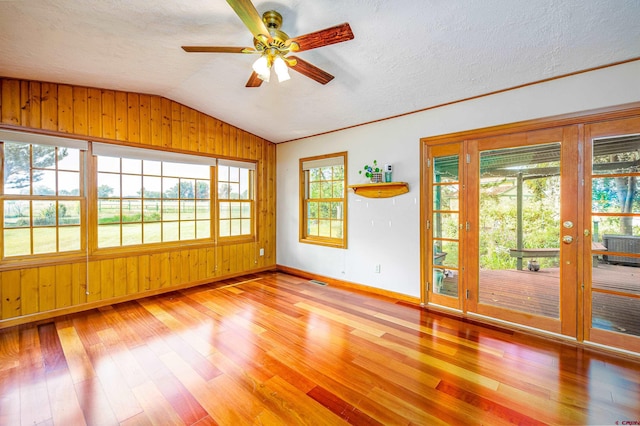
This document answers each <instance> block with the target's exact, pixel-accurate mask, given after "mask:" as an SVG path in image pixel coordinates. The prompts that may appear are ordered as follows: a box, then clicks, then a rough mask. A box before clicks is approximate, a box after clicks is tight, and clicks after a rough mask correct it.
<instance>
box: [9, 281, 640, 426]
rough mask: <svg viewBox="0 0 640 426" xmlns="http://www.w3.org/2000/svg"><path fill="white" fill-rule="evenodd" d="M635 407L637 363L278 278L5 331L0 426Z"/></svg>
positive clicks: (551, 415) (531, 418) (539, 418)
mask: <svg viewBox="0 0 640 426" xmlns="http://www.w3.org/2000/svg"><path fill="white" fill-rule="evenodd" d="M639 401H640V363H637V362H633V361H631V360H627V359H622V358H616V357H609V356H607V355H603V354H598V353H595V352H591V351H589V350H586V349H581V348H576V347H573V346H570V345H564V344H560V343H556V342H551V341H547V340H544V339H539V338H535V337H532V336H528V335H524V334H521V333H514V332H511V331H504V330H499V329H495V328H491V327H484V326H480V325H476V324H472V323H469V322H464V321H461V320H458V319H455V318H452V317H448V316H445V315H440V314H437V313H433V312H427V311H425V310H422V309H419V308H418V307H416V306H411V305H408V304H406V303H402V302H396V301H393V300H390V299H386V298H384V297H381V296H374V295H368V294H363V293H357V292H353V291H346V290H342V289H338V288H335V287H325V286H319V285H316V284H311V283H309V282H308V281H307V280H304V279H301V278H297V277H294V276H291V275H285V274H281V273H263V274H259V275H250V276H247V277H243V278H239V279H235V280H229V281H225V282H221V283H216V284H212V285H208V286H201V287H198V288H194V289H189V290H184V291H180V292H173V293H169V294H166V295H162V296H157V297H153V298H149V299H144V300H140V301H136V302H127V303H122V304H118V305H114V306H110V307H106V308H101V309H98V310H92V311H88V312H85V313H82V314H75V315H70V316H66V317H60V318H58V319H56V320H55V321H53V322H49V323H45V324H40V325H26V326H20V327H14V328H9V329H5V330H1V331H0V424H2V425H20V424H22V425H27V424H57V425H80V424H89V425H115V424H122V425H137V424H141V425H145V424H161V425H166V424H198V425H207V424H221V425H239V424H286V425H293V424H314V425H316V424H346V423H352V424H367V425H369V424H389V425H396V424H397V425H409V424H413V425H431V424H487V425H500V424H616V422H619V424H624V423H623V422H625V421H630V422H639V421H640V403H639ZM628 424H637V423H628Z"/></svg>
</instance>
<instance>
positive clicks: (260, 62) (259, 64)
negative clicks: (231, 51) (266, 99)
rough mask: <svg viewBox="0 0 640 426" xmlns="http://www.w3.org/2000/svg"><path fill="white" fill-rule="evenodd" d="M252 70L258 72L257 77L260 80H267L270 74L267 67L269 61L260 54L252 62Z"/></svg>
mask: <svg viewBox="0 0 640 426" xmlns="http://www.w3.org/2000/svg"><path fill="white" fill-rule="evenodd" d="M253 71H255V73H256V74H258V78H259V79H260V80H262V81H266V82H267V83H268V82H269V77H270V76H271V70H270V69H269V61H268V60H267V57H266V56H260V57H259V58H258V59H257V60H256V61H255V62H254V63H253Z"/></svg>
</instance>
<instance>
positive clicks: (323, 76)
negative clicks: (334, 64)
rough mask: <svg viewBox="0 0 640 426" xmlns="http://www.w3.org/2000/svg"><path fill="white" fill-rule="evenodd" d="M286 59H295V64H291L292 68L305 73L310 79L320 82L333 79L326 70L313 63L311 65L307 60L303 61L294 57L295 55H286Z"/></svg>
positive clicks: (324, 82)
mask: <svg viewBox="0 0 640 426" xmlns="http://www.w3.org/2000/svg"><path fill="white" fill-rule="evenodd" d="M287 59H295V61H296V62H297V63H296V64H295V65H293V66H291V67H290V68H291V69H292V70H295V71H298V72H299V73H300V74H302V75H306V76H307V77H309V78H310V79H312V80H315V81H317V82H318V83H320V84H327V83H328V82H330V81H331V80H333V76H332V75H331V74H329V73H328V72H326V71H323V70H321V69H320V68H318V67H316V66H315V65H311V64H310V63H309V62H307V61H303V60H302V59H300V58H296V57H295V56H287Z"/></svg>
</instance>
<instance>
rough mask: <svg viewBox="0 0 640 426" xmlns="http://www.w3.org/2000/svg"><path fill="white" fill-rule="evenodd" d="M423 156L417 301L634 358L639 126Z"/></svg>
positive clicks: (638, 310)
mask: <svg viewBox="0 0 640 426" xmlns="http://www.w3.org/2000/svg"><path fill="white" fill-rule="evenodd" d="M423 153H424V158H423V162H424V167H423V172H424V173H423V178H424V180H423V184H424V188H425V191H424V194H425V200H426V203H425V205H424V217H425V228H424V229H425V231H424V235H425V238H424V241H425V247H424V253H425V255H424V257H423V262H424V268H423V270H424V271H425V273H424V281H425V282H424V288H425V291H424V292H423V297H424V299H425V302H426V303H429V304H432V305H438V306H443V307H447V308H453V309H457V310H459V311H461V312H463V313H465V314H470V315H475V316H482V317H487V318H490V319H497V320H503V321H507V322H510V323H515V324H519V325H522V326H526V327H533V328H535V329H539V330H545V331H549V332H553V333H557V334H561V335H564V336H567V337H572V338H576V339H577V340H580V341H587V342H593V343H597V344H603V345H607V346H612V347H617V348H621V349H625V350H630V351H633V352H636V353H640V117H638V118H627V119H617V120H608V121H602V122H593V123H590V124H585V125H569V126H564V127H556V128H551V129H544V130H534V131H528V132H522V133H514V134H509V135H501V136H495V137H485V138H478V139H467V140H463V141H454V142H451V143H445V144H441V145H438V144H433V145H429V144H426V145H425V149H424V150H423Z"/></svg>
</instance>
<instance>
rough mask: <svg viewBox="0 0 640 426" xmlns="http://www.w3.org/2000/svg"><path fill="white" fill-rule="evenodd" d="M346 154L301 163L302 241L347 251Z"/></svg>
mask: <svg viewBox="0 0 640 426" xmlns="http://www.w3.org/2000/svg"><path fill="white" fill-rule="evenodd" d="M346 164H347V153H346V152H342V153H337V154H331V155H325V156H319V157H311V158H303V159H301V160H300V176H301V178H300V186H301V187H300V195H301V196H300V199H301V208H300V211H301V214H302V218H301V220H300V240H301V241H303V242H308V243H315V244H321V245H327V246H333V247H341V248H346V246H347V237H346V227H347V223H346V216H345V212H346V206H347V200H346V197H345V185H346V175H347V173H346Z"/></svg>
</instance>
